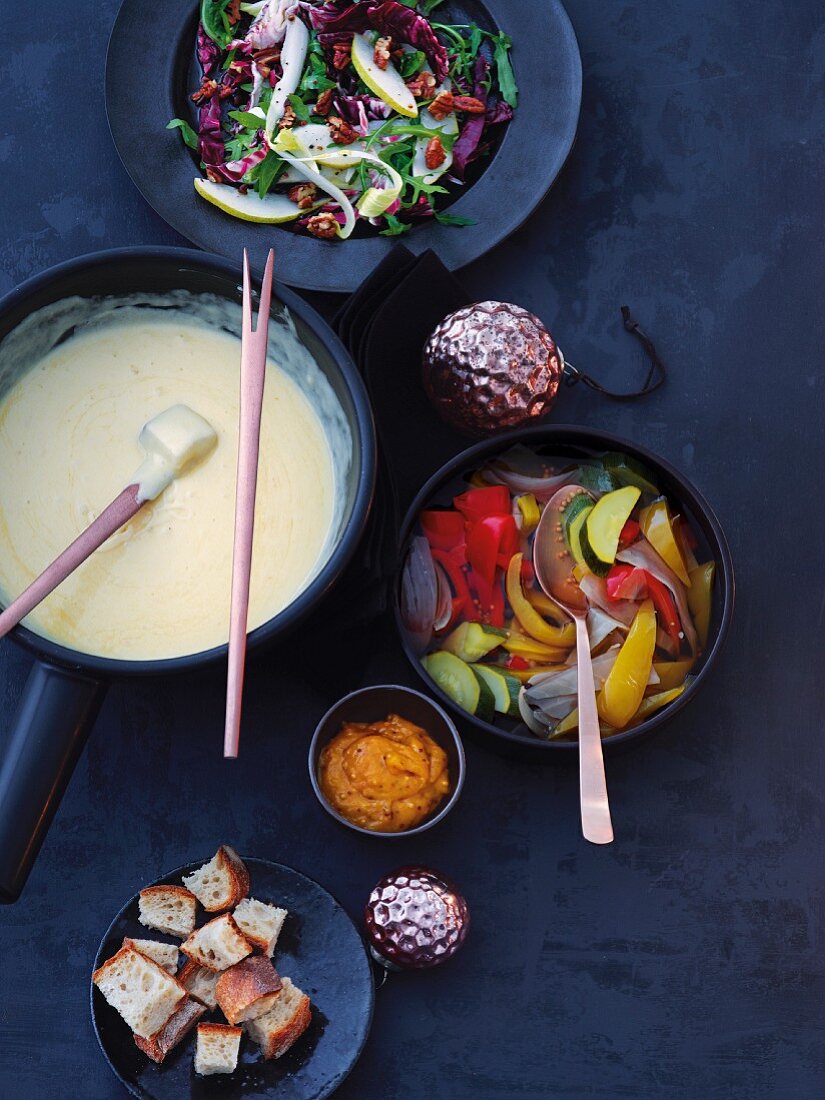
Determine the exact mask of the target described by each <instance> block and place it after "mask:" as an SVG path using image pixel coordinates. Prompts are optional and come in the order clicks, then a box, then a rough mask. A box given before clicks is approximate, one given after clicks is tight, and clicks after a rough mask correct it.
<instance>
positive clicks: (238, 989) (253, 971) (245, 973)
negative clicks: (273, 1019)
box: [215, 955, 281, 1024]
mask: <svg viewBox="0 0 825 1100" xmlns="http://www.w3.org/2000/svg"><path fill="white" fill-rule="evenodd" d="M280 990H281V979H280V978H279V977H278V971H277V970H276V969H275V967H274V966H273V965H272V963H271V962H270V961H269V959H265V958H264V957H263V955H250V956H249V958H248V959H243V960H242V961H241V962H239V963H237V964H236V965H235V966H230V967H229V969H228V970H224V972H223V973H222V974H221V976H220V977H219V978H218V984H217V986H216V987H215V996H216V997H217V999H218V1004H219V1005H220V1008H221V1012H223V1014H224V1016H225V1017H226V1018H227V1020H229V1022H230V1024H242V1023H243V1022H244V1020H254V1019H255V1017H256V1016H263V1015H264V1013H266V1012H269V1010H270V1008H272V1006H273V1004H274V1003H275V998H276V997H277V996H278V994H279V992H280Z"/></svg>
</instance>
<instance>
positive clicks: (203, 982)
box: [178, 959, 220, 1008]
mask: <svg viewBox="0 0 825 1100" xmlns="http://www.w3.org/2000/svg"><path fill="white" fill-rule="evenodd" d="M219 977H220V973H219V972H217V971H215V970H207V969H206V967H205V966H201V965H200V963H196V962H193V961H192V960H191V959H187V960H186V962H185V963H184V964H183V966H182V967H181V968H180V973H179V974H178V981H179V982H180V984H181V985H182V986H184V987H185V988H186V989H187V990H188V991H189V996H190V997H194V998H195V1000H196V1001H200V1003H201V1004H202V1005H206V1007H207V1008H217V1007H218V1002H217V999H216V997H215V986H216V985H217V984H218V978H219Z"/></svg>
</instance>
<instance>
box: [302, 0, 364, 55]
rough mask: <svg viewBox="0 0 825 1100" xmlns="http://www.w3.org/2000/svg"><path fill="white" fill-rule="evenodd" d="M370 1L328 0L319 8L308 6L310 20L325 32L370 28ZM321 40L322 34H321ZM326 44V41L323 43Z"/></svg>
mask: <svg viewBox="0 0 825 1100" xmlns="http://www.w3.org/2000/svg"><path fill="white" fill-rule="evenodd" d="M368 8H369V4H368V3H354V4H352V3H347V0H338V2H337V3H336V2H335V0H328V2H327V3H326V4H324V5H323V6H322V7H320V8H318V7H315V6H312V7H310V8H308V9H307V10H308V12H309V21H310V23H311V24H312V27H313V29H314V30H316V31H323V32H324V34H333V33H335V32H337V31H348V32H349V33H350V34H352V33H353V32H356V31H357V32H358V33H359V34H361V33H362V32H363V31H365V30H368V29H369V26H370V22H369V19H368V18H367V9H368ZM319 40H320V36H319ZM322 44H323V45H326V43H322Z"/></svg>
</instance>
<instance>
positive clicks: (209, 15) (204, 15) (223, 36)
mask: <svg viewBox="0 0 825 1100" xmlns="http://www.w3.org/2000/svg"><path fill="white" fill-rule="evenodd" d="M228 6H229V0H201V23H202V24H203V29H204V30H205V31H206V33H207V34H208V35H209V37H210V38H211V39H212V41H213V42H215V43H216V44H217V45H218V46H220V48H221V49H222V50H225V49H226V47H227V46H228V45H229V43H230V42H231V41H232V39H233V37H234V34H233V30H232V27H231V26H230V25H229V19H228V17H227V14H226V9H227V7H228Z"/></svg>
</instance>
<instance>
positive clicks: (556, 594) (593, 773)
mask: <svg viewBox="0 0 825 1100" xmlns="http://www.w3.org/2000/svg"><path fill="white" fill-rule="evenodd" d="M584 492H586V490H585V489H583V488H582V486H581V485H565V486H563V487H562V488H561V489H559V490H558V492H556V493H554V494H553V496H552V497H551V498H550V500H548V502H547V504H545V506H544V511H543V512H542V514H541V519H540V520H539V525H538V527H537V528H536V534H535V537H534V539H533V567H534V568H535V571H536V579H537V580H538V582H539V584H540V585H541V587H542V589H543V590H544V592H545V593H546V594H547V595H548V596H549V597H550V599H551V600H554V601H555V602H556V603H557V604H558V605H559V607H561V608H563V609H564V610H565V611H566V612H567V614H568V615H570V617H571V618H572V619H574V620H575V623H576V661H577V669H578V696H579V795H580V800H581V819H582V834H583V835H584V838H585V840H589V841H590V842H591V843H592V844H610V843H611V842H612V840H613V825H612V822H611V820H610V803H609V801H608V798H607V780H606V779H605V775H604V756H603V755H602V735H601V730H600V729H599V712H598V710H597V708H596V685H595V682H594V680H593V662H592V660H591V658H590V638H589V637H588V635H587V609H588V603H587V599H586V598H585V596H584V593H583V592H582V590H581V589H580V588H579V583H578V581H577V580H576V577H575V573H574V565H575V562H574V561H573V559H572V557H571V555H570V549H569V547H568V546H567V543H566V540H565V537H564V533H563V526H564V524H563V512H564V509H565V508H566V507H567V505H568V504H569V503H570V501H571V500H572V499H573V497H574V496H576V495H578V494H579V493H584Z"/></svg>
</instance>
